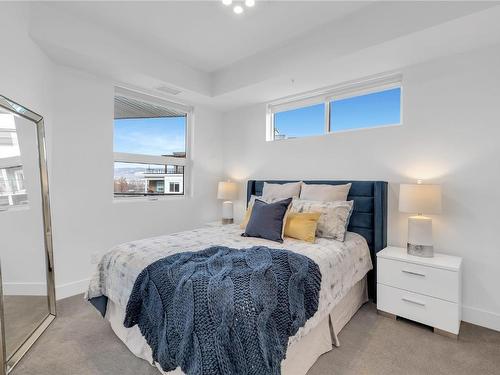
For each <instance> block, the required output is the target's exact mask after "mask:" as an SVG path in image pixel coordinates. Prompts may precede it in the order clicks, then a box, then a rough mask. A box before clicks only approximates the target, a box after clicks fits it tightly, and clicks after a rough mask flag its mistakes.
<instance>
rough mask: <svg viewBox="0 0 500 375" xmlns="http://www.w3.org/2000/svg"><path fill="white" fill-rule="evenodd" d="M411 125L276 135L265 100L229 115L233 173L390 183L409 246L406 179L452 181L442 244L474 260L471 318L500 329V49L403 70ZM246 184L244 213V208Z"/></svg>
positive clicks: (467, 295) (393, 238)
mask: <svg viewBox="0 0 500 375" xmlns="http://www.w3.org/2000/svg"><path fill="white" fill-rule="evenodd" d="M402 72H403V74H404V103H403V116H404V125H403V126H399V127H390V128H380V129H372V130H362V131H352V132H344V133H339V134H333V135H326V136H320V137H311V138H302V139H291V140H285V141H279V142H266V141H265V134H266V117H265V105H263V104H262V105H257V106H252V107H247V108H243V109H240V110H236V111H233V112H230V113H228V114H226V115H225V116H224V126H225V128H224V136H225V149H224V156H225V158H224V160H225V172H226V174H227V175H228V176H229V177H232V178H234V179H236V180H240V181H244V180H247V179H249V178H257V179H265V178H274V179H354V180H355V179H359V180H385V181H389V183H390V192H389V230H388V239H389V244H392V245H404V243H405V239H406V217H407V216H405V215H403V214H400V213H399V212H398V210H397V199H398V189H399V187H398V184H399V183H402V182H412V181H415V180H416V179H417V178H423V179H424V180H425V181H426V182H433V183H441V184H442V185H443V195H444V196H443V199H444V203H443V204H444V212H443V214H442V215H440V216H435V217H434V230H435V245H436V248H437V249H439V250H441V251H442V252H446V253H450V254H456V255H460V256H462V257H463V258H464V261H465V268H464V280H463V287H464V292H463V298H464V300H463V303H464V309H463V312H464V314H463V319H464V320H466V321H470V322H474V323H477V324H481V325H486V326H489V327H492V328H495V329H497V330H500V293H499V292H498V281H499V276H498V275H500V251H499V241H498V238H497V232H498V227H499V225H500V217H499V215H498V212H499V211H500V199H499V198H498V186H499V184H500V174H499V167H500V152H499V147H498V142H499V140H500V126H499V118H500V105H499V103H500V85H499V84H498V83H499V82H500V49H499V48H498V46H497V47H496V48H491V49H483V50H479V51H471V52H469V53H467V54H461V55H455V56H452V57H448V58H444V59H440V60H437V61H434V62H430V63H425V64H420V65H417V66H412V67H409V68H405V69H402ZM243 195H244V188H243V182H242V195H241V200H240V202H239V204H238V205H237V211H238V213H239V215H241V214H242V212H243V199H244V198H243Z"/></svg>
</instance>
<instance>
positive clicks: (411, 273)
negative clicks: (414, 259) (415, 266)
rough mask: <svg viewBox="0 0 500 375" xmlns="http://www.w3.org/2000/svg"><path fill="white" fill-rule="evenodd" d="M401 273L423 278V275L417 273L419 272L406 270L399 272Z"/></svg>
mask: <svg viewBox="0 0 500 375" xmlns="http://www.w3.org/2000/svg"><path fill="white" fill-rule="evenodd" d="M401 272H404V273H408V274H410V275H415V276H422V277H425V273H419V272H414V271H408V270H401Z"/></svg>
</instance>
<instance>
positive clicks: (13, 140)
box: [0, 112, 28, 210]
mask: <svg viewBox="0 0 500 375" xmlns="http://www.w3.org/2000/svg"><path fill="white" fill-rule="evenodd" d="M26 204H28V194H27V191H26V186H25V183H24V172H23V163H22V159H21V151H20V148H19V141H18V137H17V127H16V122H15V117H14V115H12V114H9V113H2V112H0V210H3V209H5V208H6V206H18V205H26Z"/></svg>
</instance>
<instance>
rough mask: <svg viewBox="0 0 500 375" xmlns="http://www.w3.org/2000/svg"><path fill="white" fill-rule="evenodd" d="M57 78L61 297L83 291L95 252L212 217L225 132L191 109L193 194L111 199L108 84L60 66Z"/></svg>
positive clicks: (55, 187) (55, 201)
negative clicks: (148, 198)
mask: <svg viewBox="0 0 500 375" xmlns="http://www.w3.org/2000/svg"><path fill="white" fill-rule="evenodd" d="M54 76H55V81H54V124H53V125H54V129H53V158H52V159H53V163H52V169H53V170H52V174H53V179H52V181H51V184H52V186H51V189H52V191H51V198H52V214H53V218H54V223H53V231H54V249H55V267H56V284H57V285H58V286H59V290H58V292H59V293H58V298H61V297H63V296H67V295H69V294H73V293H74V292H75V291H80V290H82V289H81V288H85V287H86V285H87V281H88V278H89V276H90V275H91V274H92V272H93V271H94V269H95V265H92V264H91V258H92V255H93V254H96V253H99V254H102V253H103V252H104V251H106V250H109V248H110V247H112V246H113V245H117V244H119V243H122V242H126V241H131V240H135V239H140V238H145V237H151V236H157V235H162V234H167V233H172V232H174V231H179V230H184V229H190V228H194V227H196V226H199V225H200V224H202V223H204V222H207V221H212V220H215V219H216V218H217V213H218V202H217V200H216V199H215V197H216V187H217V181H218V180H219V179H220V177H221V175H222V147H221V146H222V141H221V138H222V133H221V130H222V127H221V116H220V115H219V114H218V113H216V112H213V111H210V110H207V109H203V108H200V107H196V108H195V113H194V128H193V129H192V130H193V139H192V142H191V143H192V144H191V150H190V151H191V153H192V166H191V178H192V185H193V188H192V189H191V191H192V194H191V196H187V197H167V198H165V199H164V200H161V199H160V200H158V201H147V200H138V201H137V200H134V201H130V200H128V201H127V200H121V201H114V199H113V194H112V191H113V95H114V87H113V83H112V82H110V81H107V80H105V79H103V78H99V77H96V76H93V75H91V74H87V73H84V72H81V71H77V70H74V69H71V68H63V67H58V68H57V69H56V71H55V74H54ZM188 173H189V172H188Z"/></svg>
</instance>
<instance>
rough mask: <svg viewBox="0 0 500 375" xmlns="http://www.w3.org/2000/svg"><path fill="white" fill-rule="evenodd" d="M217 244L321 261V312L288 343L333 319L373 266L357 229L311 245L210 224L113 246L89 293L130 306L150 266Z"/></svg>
mask: <svg viewBox="0 0 500 375" xmlns="http://www.w3.org/2000/svg"><path fill="white" fill-rule="evenodd" d="M215 245H220V246H227V247H231V248H238V249H243V248H249V247H252V246H267V247H270V248H283V249H287V250H290V251H293V252H296V253H299V254H302V255H305V256H307V257H309V258H310V259H312V260H313V261H314V262H316V264H318V266H319V268H320V271H321V275H322V280H321V290H320V296H319V304H318V311H317V312H316V314H315V315H314V316H313V317H312V318H311V319H309V320H308V321H307V322H306V324H305V325H304V327H302V328H301V329H300V330H299V331H298V332H297V334H296V335H295V336H293V337H292V338H291V339H290V342H289V346H290V345H293V344H294V343H295V342H296V341H299V340H300V339H301V338H302V337H304V336H305V335H307V333H309V332H310V331H311V330H312V329H313V328H315V327H316V326H317V325H319V324H320V322H324V321H325V319H326V318H329V314H330V312H331V311H332V310H333V308H334V307H335V306H336V305H337V304H338V303H339V301H340V300H341V299H342V298H343V297H344V296H345V295H347V293H348V292H349V291H350V290H351V288H352V287H353V286H354V285H355V284H356V283H358V282H359V281H360V280H362V279H363V278H364V277H365V275H366V273H367V272H368V271H369V270H371V269H372V262H371V258H370V252H369V249H368V245H367V243H366V240H365V239H364V238H363V237H362V236H360V235H358V234H356V233H352V232H347V233H346V239H345V241H344V242H339V241H336V240H331V239H325V238H317V239H316V243H313V244H312V243H307V242H304V241H300V240H295V239H292V238H288V237H287V238H285V241H284V242H283V243H281V244H280V243H276V242H270V241H268V240H264V239H259V238H250V237H242V236H241V229H240V228H239V226H238V225H224V226H210V227H204V228H200V229H195V230H190V231H185V232H180V233H174V234H170V235H166V236H160V237H154V238H148V239H143V240H139V241H133V242H128V243H124V244H121V245H118V246H116V247H114V248H113V249H111V250H110V251H108V252H107V253H106V254H105V255H104V256H103V258H102V260H101V262H100V263H99V265H98V269H97V271H96V273H95V274H94V276H93V277H92V279H91V281H90V284H89V289H88V292H87V295H86V297H87V298H89V299H90V298H96V297H101V296H106V297H107V298H108V299H109V300H111V301H112V303H113V305H114V307H115V308H117V309H119V310H125V308H126V306H127V302H128V299H129V296H130V293H131V291H132V288H133V285H134V282H135V279H136V278H137V276H138V275H139V273H140V272H141V271H142V270H143V269H144V268H145V267H147V266H148V265H149V264H151V263H153V262H155V261H156V260H158V259H161V258H163V257H166V256H169V255H172V254H175V253H179V252H184V251H199V250H203V249H205V248H207V247H210V246H215Z"/></svg>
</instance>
